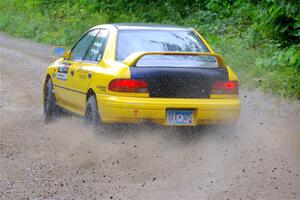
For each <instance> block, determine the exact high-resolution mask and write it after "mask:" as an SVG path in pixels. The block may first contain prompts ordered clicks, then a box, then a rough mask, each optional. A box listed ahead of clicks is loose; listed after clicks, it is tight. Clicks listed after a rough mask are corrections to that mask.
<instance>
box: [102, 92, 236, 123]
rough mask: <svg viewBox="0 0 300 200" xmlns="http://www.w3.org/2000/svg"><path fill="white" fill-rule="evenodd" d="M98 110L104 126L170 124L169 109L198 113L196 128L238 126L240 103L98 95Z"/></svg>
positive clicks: (222, 100) (196, 115) (232, 101)
mask: <svg viewBox="0 0 300 200" xmlns="http://www.w3.org/2000/svg"><path fill="white" fill-rule="evenodd" d="M97 102H98V110H99V114H100V116H101V119H102V121H103V122H104V123H115V122H119V123H139V122H144V121H150V122H153V123H157V124H161V125H168V124H167V123H166V114H167V112H166V111H167V109H192V110H194V119H195V120H194V124H193V125H195V126H196V125H208V124H221V123H233V122H236V121H237V120H238V118H239V115H240V101H239V99H238V98H235V99H175V98H142V97H120V96H110V95H102V94H98V95H97Z"/></svg>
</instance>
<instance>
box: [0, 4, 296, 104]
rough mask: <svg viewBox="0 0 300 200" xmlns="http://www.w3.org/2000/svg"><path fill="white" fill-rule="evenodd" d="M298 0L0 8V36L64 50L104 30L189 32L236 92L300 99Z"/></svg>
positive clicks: (31, 5) (41, 5) (7, 5)
mask: <svg viewBox="0 0 300 200" xmlns="http://www.w3.org/2000/svg"><path fill="white" fill-rule="evenodd" d="M299 8H300V2H299V1H298V0H264V1H259V0H223V1H222V0H181V1H177V0H164V1H161V0H158V1H156V0H135V1H132V0H114V1H111V0H66V1H60V0H24V1H22V0H1V1H0V13H1V14H0V30H1V31H5V32H8V33H10V34H13V35H15V36H17V37H25V38H31V39H33V40H36V41H39V42H44V43H48V44H52V45H67V46H71V45H72V44H73V43H74V42H75V40H77V39H78V37H80V35H82V34H83V33H84V32H85V31H86V30H87V29H88V28H90V27H92V26H94V25H97V24H103V23H114V22H144V23H169V24H178V25H185V26H191V27H194V28H195V29H197V30H198V31H199V32H200V33H201V34H203V35H204V37H205V38H206V39H207V40H208V42H209V43H210V44H212V46H213V47H214V49H215V50H216V51H217V52H219V53H221V54H222V55H223V56H224V57H225V59H226V61H227V62H228V63H229V64H230V66H232V67H233V69H234V70H235V71H236V72H237V73H238V76H239V77H240V81H241V83H242V85H244V86H247V87H250V86H252V87H255V88H256V87H260V88H262V89H263V90H264V91H266V92H272V93H274V94H277V95H279V96H283V97H290V98H297V99H300V94H299V93H300V60H299V59H300V45H299V43H300V11H299Z"/></svg>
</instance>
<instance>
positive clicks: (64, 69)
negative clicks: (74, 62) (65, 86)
mask: <svg viewBox="0 0 300 200" xmlns="http://www.w3.org/2000/svg"><path fill="white" fill-rule="evenodd" d="M70 66H71V64H70V63H61V65H60V66H59V67H58V70H57V76H56V78H57V79H59V80H63V81H66V80H68V72H69V68H70Z"/></svg>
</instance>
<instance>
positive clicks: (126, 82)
mask: <svg viewBox="0 0 300 200" xmlns="http://www.w3.org/2000/svg"><path fill="white" fill-rule="evenodd" d="M108 89H109V90H110V91H114V92H136V93H143V92H145V93H146V92H148V82H147V81H146V80H143V79H115V80H112V81H111V82H110V83H109V86H108Z"/></svg>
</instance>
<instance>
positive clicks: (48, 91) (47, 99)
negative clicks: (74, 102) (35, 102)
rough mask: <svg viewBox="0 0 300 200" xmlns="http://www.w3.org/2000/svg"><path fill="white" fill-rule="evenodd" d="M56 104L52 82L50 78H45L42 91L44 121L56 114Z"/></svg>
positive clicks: (49, 119)
mask: <svg viewBox="0 0 300 200" xmlns="http://www.w3.org/2000/svg"><path fill="white" fill-rule="evenodd" d="M58 112H59V111H58V106H57V104H56V99H55V96H54V92H53V84H52V81H51V79H48V80H47V83H46V86H45V93H44V115H45V122H49V121H51V120H52V119H53V117H54V116H55V115H57V114H58Z"/></svg>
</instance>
